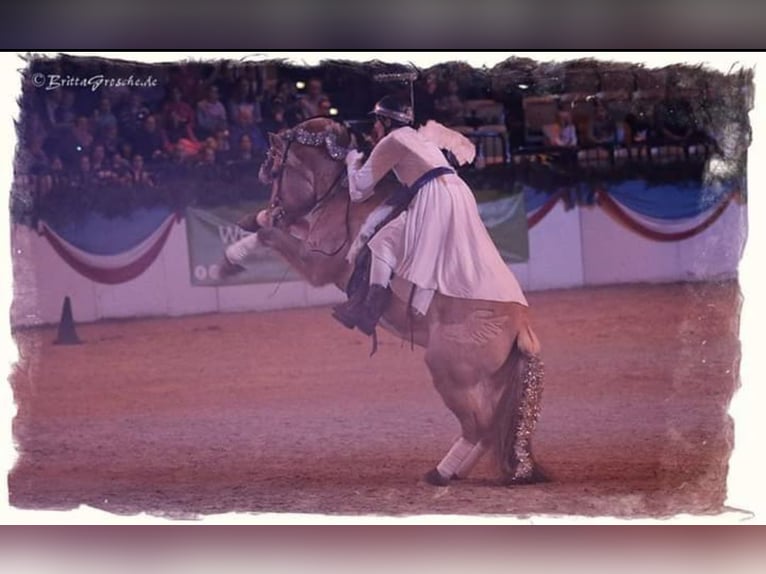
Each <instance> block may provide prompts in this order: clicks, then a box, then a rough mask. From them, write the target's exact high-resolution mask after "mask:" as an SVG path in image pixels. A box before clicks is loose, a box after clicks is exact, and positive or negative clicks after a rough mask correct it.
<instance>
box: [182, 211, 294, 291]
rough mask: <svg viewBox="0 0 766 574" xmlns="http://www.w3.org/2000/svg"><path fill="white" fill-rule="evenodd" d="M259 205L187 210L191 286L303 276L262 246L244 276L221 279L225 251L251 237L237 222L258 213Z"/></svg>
mask: <svg viewBox="0 0 766 574" xmlns="http://www.w3.org/2000/svg"><path fill="white" fill-rule="evenodd" d="M257 209H258V207H256V206H252V205H250V206H239V207H237V208H231V207H228V208H215V209H210V210H207V209H198V208H194V207H189V208H187V209H186V235H187V237H188V241H189V270H190V272H191V283H192V285H201V286H217V285H238V284H244V283H278V282H281V281H296V280H298V279H300V276H299V275H298V273H297V272H296V271H294V270H293V269H292V268H291V267H290V266H289V265H288V264H287V262H285V261H284V260H283V259H282V258H281V257H280V256H279V255H277V253H276V252H274V251H273V250H271V249H269V248H267V247H260V248H259V249H258V250H257V251H256V252H255V253H253V256H252V258H251V260H250V262H249V263H248V265H247V268H246V269H245V271H243V272H242V273H239V274H238V275H235V276H233V277H227V278H226V279H222V278H221V277H220V276H219V268H220V265H221V263H222V261H223V255H224V251H225V250H226V248H227V247H228V246H229V245H231V244H232V243H234V242H236V241H238V240H239V239H242V238H243V237H245V236H246V235H249V233H248V232H247V231H244V230H243V229H242V228H240V227H239V226H238V225H237V223H236V222H237V221H238V220H239V219H240V218H242V217H243V216H244V215H246V214H248V213H252V212H253V211H255V210H257Z"/></svg>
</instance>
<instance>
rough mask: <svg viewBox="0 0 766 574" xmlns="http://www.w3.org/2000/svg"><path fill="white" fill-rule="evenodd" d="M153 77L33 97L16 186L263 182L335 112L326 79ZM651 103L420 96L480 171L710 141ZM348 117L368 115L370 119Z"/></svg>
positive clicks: (194, 70) (689, 114) (448, 85)
mask: <svg viewBox="0 0 766 574" xmlns="http://www.w3.org/2000/svg"><path fill="white" fill-rule="evenodd" d="M275 69H276V68H275ZM156 70H157V69H156V68H152V69H151V73H164V74H165V76H164V77H163V78H162V81H160V82H158V84H157V86H156V87H153V88H145V87H142V88H135V87H132V88H131V87H127V88H126V87H119V88H111V87H103V88H101V89H99V90H88V89H83V88H66V87H62V88H60V89H52V90H43V89H38V90H31V91H30V92H29V93H28V94H27V97H28V99H29V101H27V102H25V103H24V104H23V108H24V111H25V113H24V116H23V120H24V121H23V123H22V124H21V126H20V130H19V135H20V146H19V151H18V157H17V168H16V169H17V181H22V182H24V183H25V184H26V185H27V186H28V188H29V189H31V190H32V192H33V194H34V196H35V197H36V198H42V197H45V195H46V194H48V193H50V192H51V191H52V190H55V189H71V188H75V187H80V188H82V187H89V188H93V187H96V188H97V187H98V186H111V187H115V186H117V187H120V186H125V187H131V186H142V187H152V186H155V185H161V184H162V183H163V181H165V179H164V178H165V177H172V176H177V175H178V174H179V173H187V174H189V173H191V174H197V173H202V174H205V175H206V176H208V177H212V178H215V177H218V176H221V175H223V174H224V173H229V174H231V173H234V174H235V175H236V174H241V173H244V172H249V173H251V174H252V173H257V169H258V166H259V165H260V163H261V161H262V158H263V155H264V153H265V151H266V148H267V146H268V143H267V139H268V138H267V134H268V133H269V132H277V131H279V130H280V129H283V128H286V127H291V126H292V125H295V124H296V123H298V122H300V121H302V120H303V119H306V118H309V117H313V116H318V115H330V114H331V113H332V112H331V108H332V104H331V98H330V96H328V95H327V94H326V93H325V91H324V90H323V85H322V81H321V80H320V79H318V78H312V79H310V80H308V81H307V83H306V84H305V85H302V86H300V88H305V90H304V91H302V92H301V91H300V90H299V87H298V86H296V83H295V82H294V81H289V80H287V79H285V78H280V77H279V74H278V73H276V74H271V75H266V74H263V73H260V72H259V70H261V71H262V69H260V68H259V67H258V66H256V65H239V66H235V65H227V64H219V65H215V66H208V68H207V69H205V68H204V67H202V66H195V65H177V66H172V67H168V68H164V69H163V70H162V71H156ZM341 95H342V94H341ZM341 95H339V99H340V97H341ZM498 99H502V98H498ZM527 100H529V101H530V102H531V101H532V100H540V102H538V103H540V105H541V106H547V107H546V108H545V112H544V113H540V111H539V110H538V111H535V110H533V109H532V108H531V106H530V107H528V106H527ZM644 104H646V102H640V101H639V102H632V103H631V104H630V105H629V107H627V108H626V107H624V106H623V107H622V108H620V107H619V106H617V107H615V106H613V105H612V102H609V101H602V100H601V98H600V97H599V96H594V95H589V96H582V97H577V96H575V97H568V95H566V94H564V95H561V96H549V97H542V98H526V99H525V98H524V97H523V96H521V97H516V98H515V99H514V98H511V99H506V101H496V100H493V99H492V98H491V97H490V96H488V95H487V92H486V91H482V90H480V89H477V88H476V86H470V85H461V83H460V82H458V80H457V79H456V78H454V77H450V76H449V75H447V76H445V77H442V78H439V77H438V76H437V74H435V73H427V74H425V75H424V76H422V77H421V79H419V80H418V81H417V82H416V85H415V114H416V120H417V122H418V123H424V122H425V121H427V120H429V119H436V120H438V121H440V122H442V123H443V124H445V125H447V126H450V127H452V128H453V129H456V130H458V131H461V132H462V133H464V134H466V135H468V136H469V137H471V138H472V139H473V140H474V141H475V142H476V144H477V147H478V148H479V153H478V154H477V163H476V164H475V167H481V166H480V165H479V163H478V162H479V161H481V162H484V155H485V152H486V155H487V156H488V157H487V162H486V163H499V164H502V163H508V162H509V161H511V156H512V155H513V156H515V157H516V159H517V160H518V157H519V156H522V157H523V154H524V153H527V152H530V151H531V152H532V153H535V151H536V150H538V151H539V150H540V149H546V150H550V149H560V150H573V151H574V150H576V151H577V154H575V155H573V157H580V156H583V157H584V155H583V154H589V153H590V150H593V149H597V150H598V152H597V153H599V154H601V155H600V156H598V157H601V156H603V155H604V154H605V153H609V154H612V153H614V149H615V148H617V147H625V148H631V147H633V148H635V149H637V150H639V152H640V153H644V154H647V155H648V153H649V152H648V151H646V150H645V149H643V148H646V146H654V145H666V144H669V145H673V144H679V145H680V144H682V143H687V142H691V143H695V142H706V141H709V140H708V139H706V137H705V135H704V133H703V131H702V130H701V128H700V126H699V125H698V122H696V121H695V117H694V113H693V111H692V108H691V106H690V103H689V101H688V100H685V99H683V98H679V97H675V96H674V95H673V94H672V93H670V91H668V95H666V97H664V98H662V99H660V100H658V101H656V102H652V103H651V104H650V105H644ZM358 105H362V104H361V103H358ZM551 106H554V107H553V108H551ZM541 109H542V108H541ZM346 112H347V114H346V115H347V116H351V117H354V116H355V115H356V116H360V117H364V116H365V115H366V109H361V108H360V109H359V110H346ZM535 114H536V117H537V118H538V119H537V120H534V121H536V122H538V125H537V126H536V127H537V132H538V133H537V135H536V136H535V137H534V138H533V137H532V136H533V135H534V134H533V131H534V130H530V129H529V125H530V123H531V122H532V121H533V119H532V118H533V116H535ZM540 118H544V121H541V120H540ZM604 150H608V152H605V151H604ZM639 152H636V153H639ZM594 153H596V152H594ZM631 153H632V152H631ZM578 154H579V155H578ZM490 155H491V156H492V157H491V158H490V157H489V156H490ZM610 157H611V156H610ZM601 159H603V158H601Z"/></svg>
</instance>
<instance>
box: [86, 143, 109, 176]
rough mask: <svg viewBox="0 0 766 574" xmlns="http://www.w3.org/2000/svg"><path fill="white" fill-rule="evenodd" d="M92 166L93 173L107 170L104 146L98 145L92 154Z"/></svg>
mask: <svg viewBox="0 0 766 574" xmlns="http://www.w3.org/2000/svg"><path fill="white" fill-rule="evenodd" d="M90 166H91V168H92V169H93V171H95V172H98V171H99V170H102V169H105V168H106V150H105V149H104V146H103V145H102V144H96V145H94V146H93V149H92V150H91V152H90Z"/></svg>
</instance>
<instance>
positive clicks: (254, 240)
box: [226, 233, 259, 265]
mask: <svg viewBox="0 0 766 574" xmlns="http://www.w3.org/2000/svg"><path fill="white" fill-rule="evenodd" d="M258 246H259V243H258V234H257V233H251V234H250V235H248V236H247V237H243V238H242V239H240V240H239V241H236V242H234V243H232V244H231V245H229V246H228V247H227V248H226V259H228V260H229V262H230V263H235V264H237V265H243V264H244V263H245V262H246V261H247V260H248V258H249V257H250V256H251V255H252V254H253V253H254V252H255V250H256V249H257V248H258Z"/></svg>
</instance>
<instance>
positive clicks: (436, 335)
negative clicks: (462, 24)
mask: <svg viewBox="0 0 766 574" xmlns="http://www.w3.org/2000/svg"><path fill="white" fill-rule="evenodd" d="M269 138H270V149H269V153H268V157H267V160H266V162H264V164H263V165H262V167H261V177H262V179H264V181H267V182H270V183H271V184H272V193H271V204H270V206H269V208H268V209H266V210H264V211H262V212H261V213H259V214H258V218H257V221H258V224H259V228H258V230H257V238H258V241H259V242H261V243H263V244H264V245H266V246H268V247H271V248H273V249H275V250H276V251H277V252H278V253H280V254H281V255H282V256H283V257H284V258H285V259H286V260H287V261H288V263H290V264H291V265H292V266H293V267H294V268H295V269H296V270H297V271H298V272H299V273H301V274H302V275H303V276H304V277H305V278H306V279H307V280H308V282H309V283H311V284H312V285H314V286H321V285H327V284H331V283H332V284H335V285H336V286H338V287H339V288H340V289H344V288H345V287H346V284H347V282H348V281H349V279H350V277H351V274H352V271H353V269H352V266H351V264H349V263H348V262H347V261H346V259H345V255H346V253H347V252H348V249H349V247H350V245H351V243H352V240H353V239H354V237H355V236H356V234H357V232H358V231H359V229H360V227H361V226H362V223H364V221H365V219H366V218H367V216H368V215H369V214H370V213H371V212H372V210H373V209H374V208H375V207H376V206H378V205H379V204H380V203H381V202H382V201H384V200H385V199H386V198H387V197H388V196H389V194H390V193H392V191H393V190H394V189H395V187H396V186H397V185H398V183H397V182H396V181H393V180H389V179H384V180H383V181H382V182H381V183H380V184H379V185H378V187H377V188H376V191H375V194H374V195H373V197H372V198H370V199H369V200H368V201H365V202H363V203H352V202H351V201H350V199H349V194H348V182H347V180H346V177H345V174H346V166H345V163H344V161H343V160H344V158H345V155H346V151H347V150H348V149H349V148H351V147H353V144H354V138H353V136H351V135H350V134H349V132H348V131H347V129H346V128H345V127H344V126H343V125H341V124H339V123H337V122H335V121H333V120H329V119H326V118H315V119H311V120H307V121H305V122H303V123H301V124H300V125H298V126H296V127H295V128H292V129H290V130H284V131H282V132H280V133H279V134H276V135H274V134H269ZM409 287H411V286H409V284H406V282H404V281H403V280H402V279H400V278H397V277H394V280H393V282H392V289H393V292H394V296H393V297H392V298H391V303H390V304H389V307H388V309H387V310H386V312H385V313H384V315H383V318H382V320H381V325H382V326H383V327H384V328H385V329H387V330H389V331H391V332H392V333H394V334H396V335H397V336H399V337H402V338H405V339H410V338H411V339H412V341H414V343H415V344H417V345H420V346H422V347H424V348H425V361H426V364H427V366H428V370H429V372H430V373H431V376H432V378H433V382H434V385H435V387H436V390H437V391H438V392H439V394H440V395H441V397H442V399H443V401H444V403H445V404H446V406H447V407H448V408H449V409H450V410H451V411H452V412H453V413H454V415H455V416H456V417H457V419H458V421H459V422H460V428H461V437H460V438H459V439H458V440H457V441H456V442H455V444H454V445H453V446H452V447H451V448H450V450H449V451H448V452H447V454H446V455H445V457H444V458H443V459H442V461H441V462H440V463H439V464H438V465H437V466H436V467H435V468H433V469H432V470H430V471H429V472H428V473H426V475H425V479H426V481H427V482H429V483H431V484H435V485H446V484H448V483H449V481H450V480H452V479H456V478H464V477H466V476H467V475H468V473H469V472H470V471H471V469H472V468H473V467H474V466H475V465H476V463H477V462H478V460H479V459H480V458H481V456H482V455H483V454H484V453H485V452H487V451H492V452H494V454H495V455H496V458H497V461H498V463H499V465H498V466H499V470H500V474H501V476H502V482H503V483H504V484H525V483H531V482H537V481H541V480H545V475H544V474H543V473H542V471H541V470H540V469H539V467H538V465H537V463H536V462H535V460H534V457H533V455H532V443H531V439H532V434H533V431H534V428H535V425H536V422H537V419H538V416H539V404H540V395H541V392H542V385H543V367H542V362H541V361H540V359H539V353H540V344H539V342H538V340H537V337H536V336H535V334H534V332H533V331H532V327H531V325H530V319H529V313H528V309H527V307H525V306H524V305H521V304H518V303H505V302H493V301H479V300H468V299H457V298H453V297H447V296H444V295H442V294H440V293H437V294H436V295H435V296H434V299H433V301H432V302H431V305H430V307H429V308H428V312H427V314H426V315H425V316H421V315H419V314H413V313H409V312H408V300H409V292H410V289H409Z"/></svg>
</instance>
